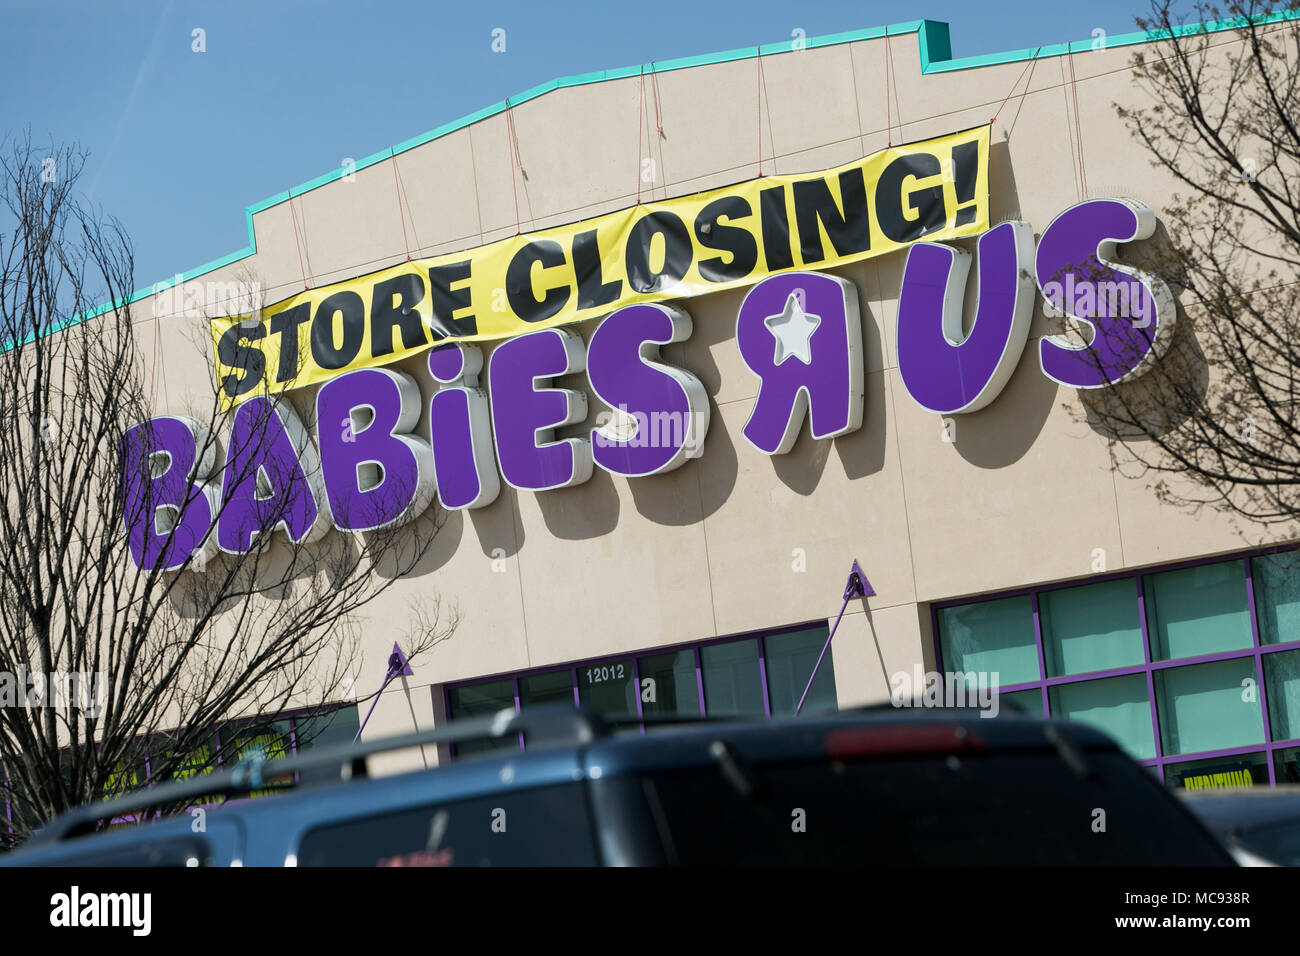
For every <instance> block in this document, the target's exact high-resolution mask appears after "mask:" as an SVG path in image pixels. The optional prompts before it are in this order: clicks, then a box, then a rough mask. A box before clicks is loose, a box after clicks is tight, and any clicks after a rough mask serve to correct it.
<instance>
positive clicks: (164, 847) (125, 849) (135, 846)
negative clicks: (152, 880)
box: [64, 836, 212, 866]
mask: <svg viewBox="0 0 1300 956" xmlns="http://www.w3.org/2000/svg"><path fill="white" fill-rule="evenodd" d="M87 839H89V840H95V839H97V838H96V837H88V838H87ZM64 865H76V866H211V865H212V847H211V845H210V844H209V843H208V841H207V840H205V839H203V838H202V837H199V836H183V837H165V838H162V839H158V838H156V837H155V838H151V839H142V840H139V841H137V842H133V843H129V844H125V845H122V846H116V847H112V848H110V849H107V850H94V851H91V852H88V853H82V854H78V855H77V856H76V857H75V858H69V859H68V860H67V861H66V862H65V864H64Z"/></svg>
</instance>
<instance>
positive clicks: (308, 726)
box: [294, 707, 361, 784]
mask: <svg viewBox="0 0 1300 956" xmlns="http://www.w3.org/2000/svg"><path fill="white" fill-rule="evenodd" d="M360 729H361V719H360V715H359V714H358V713H357V709H356V708H355V707H340V708H338V709H337V710H331V711H328V712H326V713H324V714H318V715H316V716H315V717H311V718H308V719H305V720H296V721H294V747H295V750H296V752H298V753H302V752H303V751H308V750H311V749H313V748H317V747H338V746H341V745H344V744H350V743H352V741H354V740H356V737H357V731H358V730H360ZM338 779H339V768H338V767H318V768H316V769H311V770H303V771H300V772H299V774H298V782H299V783H300V784H308V783H329V782H331V781H334V780H338Z"/></svg>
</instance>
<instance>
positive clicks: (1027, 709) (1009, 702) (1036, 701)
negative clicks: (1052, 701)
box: [998, 688, 1043, 717]
mask: <svg viewBox="0 0 1300 956" xmlns="http://www.w3.org/2000/svg"><path fill="white" fill-rule="evenodd" d="M998 709H999V710H1007V711H1011V710H1015V711H1020V712H1022V713H1026V714H1033V715H1034V716H1035V717H1042V716H1043V692H1042V691H1040V690H1038V689H1037V688H1034V689H1033V690H1016V691H1012V692H1011V693H1009V694H998Z"/></svg>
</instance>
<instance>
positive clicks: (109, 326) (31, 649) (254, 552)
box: [0, 136, 457, 843]
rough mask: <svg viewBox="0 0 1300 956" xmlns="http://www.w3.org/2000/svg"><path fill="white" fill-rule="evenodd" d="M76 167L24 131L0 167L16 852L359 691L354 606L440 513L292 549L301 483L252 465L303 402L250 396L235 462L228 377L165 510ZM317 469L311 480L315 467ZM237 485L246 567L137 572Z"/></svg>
mask: <svg viewBox="0 0 1300 956" xmlns="http://www.w3.org/2000/svg"><path fill="white" fill-rule="evenodd" d="M83 162H84V155H83V154H82V153H80V152H78V151H77V150H75V149H68V148H53V147H52V148H50V149H49V150H45V151H42V150H39V149H37V148H36V147H35V146H34V145H33V143H32V141H31V139H30V136H28V137H27V138H25V139H23V140H20V141H15V142H13V143H11V144H10V145H9V148H8V150H7V152H6V154H5V155H4V156H3V157H2V158H0V177H3V185H2V187H0V191H2V193H3V199H4V209H3V210H2V211H0V217H2V220H0V348H3V351H2V352H0V413H2V414H3V419H2V420H3V422H4V424H5V427H4V428H0V487H3V488H4V491H5V503H4V504H5V506H4V508H2V509H0V769H2V770H3V773H4V782H5V788H6V794H5V795H6V803H7V806H8V812H9V817H10V820H11V825H12V832H11V833H9V834H4V833H3V832H0V840H7V841H8V842H10V843H12V842H16V841H20V840H22V839H23V838H24V837H25V836H26V835H28V834H29V833H30V832H32V831H33V830H34V829H36V828H38V827H39V826H40V825H41V824H42V823H43V822H44V821H46V820H48V819H50V818H51V817H52V816H53V815H55V814H57V813H59V812H61V811H64V810H67V809H69V808H71V807H74V806H77V805H80V804H83V803H86V802H88V801H93V800H96V799H101V798H103V797H104V796H105V795H107V794H109V793H112V792H113V791H115V790H118V789H121V788H122V787H123V786H125V785H149V784H152V783H156V782H160V781H164V780H167V779H169V778H172V777H174V776H187V775H190V774H192V773H195V772H202V771H203V770H205V769H207V768H208V767H211V766H213V765H215V763H216V762H217V761H218V760H219V759H221V760H226V761H228V760H230V759H233V758H234V757H236V756H238V753H239V751H240V750H241V749H242V748H243V747H245V746H248V745H249V744H250V742H255V740H254V739H255V738H256V737H257V736H258V733H257V731H256V729H252V728H255V727H256V726H257V725H251V727H245V728H243V729H242V730H239V731H237V732H231V730H232V728H234V727H235V726H236V725H237V722H239V721H241V720H243V719H245V718H252V717H261V716H264V715H273V714H276V713H278V712H281V711H283V710H284V709H286V708H287V707H290V706H293V707H303V706H306V707H308V709H309V710H310V709H311V708H316V709H321V705H322V702H328V701H338V700H340V699H344V698H346V697H347V696H352V695H348V694H346V693H345V692H346V691H347V690H349V689H350V688H349V685H350V683H351V681H350V680H349V676H348V671H349V670H350V669H351V668H353V667H354V666H355V664H354V659H355V648H356V643H357V640H358V636H359V626H360V625H359V613H358V612H360V611H362V609H363V608H365V606H366V605H367V604H368V603H370V602H371V601H373V600H374V599H375V598H376V597H378V596H379V595H380V594H382V593H383V592H384V591H386V590H387V589H388V588H389V587H390V586H391V585H392V584H393V582H395V581H396V580H397V579H398V578H400V577H401V576H402V575H404V574H406V573H408V572H410V571H411V570H412V569H414V568H415V567H416V566H417V564H419V562H420V561H421V560H422V559H423V558H424V557H425V556H426V554H427V553H428V551H429V548H430V546H431V543H432V540H433V537H434V535H435V534H436V533H437V530H438V529H439V527H441V524H442V519H443V517H444V515H443V514H442V513H441V511H440V510H439V509H437V508H436V507H435V508H433V509H430V510H429V511H427V512H425V513H424V514H423V515H421V516H420V517H419V518H417V519H416V520H415V521H413V522H411V523H409V524H406V525H405V526H403V527H401V528H390V529H384V530H379V531H373V532H368V533H365V534H343V533H337V532H336V533H333V534H327V535H325V536H324V537H323V538H320V539H319V540H314V538H315V536H311V537H310V538H308V539H307V540H304V541H303V543H301V544H299V545H294V544H292V543H291V542H290V541H289V538H288V536H287V534H286V533H285V532H284V530H277V526H279V525H280V523H281V521H282V520H285V519H286V518H287V516H289V515H290V514H292V513H293V510H294V508H295V507H301V506H302V505H303V501H302V493H301V485H299V486H297V488H296V489H295V488H292V487H290V486H288V485H287V484H285V483H283V482H282V481H280V480H279V479H281V478H283V477H284V476H276V475H268V474H267V473H266V470H265V469H261V470H258V469H257V466H256V465H250V464H249V461H250V459H249V456H247V455H242V456H241V455H240V454H238V452H239V451H241V449H242V450H247V449H248V448H251V447H254V446H256V445H257V444H258V443H259V442H261V441H262V439H263V438H264V437H265V436H267V435H268V434H270V433H269V432H268V431H267V429H268V428H269V427H270V426H271V425H272V424H273V421H272V417H273V416H275V422H274V423H277V424H278V422H279V421H281V420H283V418H284V417H285V416H286V415H288V414H289V413H291V412H292V411H293V406H292V404H291V402H290V399H288V398H287V397H270V398H267V399H265V400H262V401H259V402H258V403H256V406H255V407H256V408H257V409H259V411H258V413H257V414H249V415H248V418H247V420H246V424H248V426H249V427H247V428H246V430H245V433H244V437H243V438H242V439H241V440H240V443H238V444H237V445H236V446H235V447H229V448H226V449H225V454H224V455H222V454H221V452H222V449H221V447H220V441H219V438H218V436H223V435H226V434H228V433H229V431H230V427H229V426H230V423H231V421H232V418H233V415H234V410H233V409H229V408H226V407H225V403H224V401H223V400H222V399H221V397H220V396H219V394H218V390H217V388H216V386H215V384H214V385H213V387H212V394H211V401H210V402H208V403H205V407H202V408H198V409H190V410H189V415H188V417H189V418H191V419H192V420H193V424H194V426H195V431H196V433H197V434H198V436H199V441H198V447H197V448H196V461H199V462H207V463H209V465H210V467H211V473H210V474H208V475H207V483H208V489H207V491H205V490H204V488H202V487H201V486H200V485H198V484H195V485H193V486H188V485H187V487H190V490H189V493H188V496H187V498H186V500H185V502H184V504H183V505H181V506H180V507H179V508H176V509H170V510H169V509H160V510H158V511H157V512H156V515H155V508H154V504H155V503H154V502H152V501H150V500H149V496H148V495H147V494H145V495H141V494H139V493H138V491H139V488H142V487H147V482H145V481H144V478H145V477H146V473H150V474H157V473H158V472H157V469H158V468H160V467H166V464H167V463H166V462H160V461H159V458H158V455H157V454H156V453H155V452H156V447H155V445H154V441H153V439H154V437H155V433H154V430H153V429H152V428H151V427H149V426H145V427H139V426H140V423H144V422H146V421H147V420H148V419H149V417H150V415H151V410H150V405H151V401H150V396H149V394H148V389H147V388H146V385H145V382H146V376H145V372H144V362H145V360H146V358H147V357H146V356H145V355H143V354H142V350H141V346H140V342H139V341H138V340H137V338H136V325H135V321H134V316H133V314H132V309H131V305H130V302H129V298H130V295H131V291H132V287H133V286H132V280H133V274H132V273H133V266H132V256H131V248H130V243H129V241H128V239H127V237H126V235H125V233H124V231H123V229H122V227H121V225H120V224H119V223H118V222H117V221H115V220H112V219H105V218H103V217H102V216H99V215H98V214H96V213H94V212H93V211H92V210H90V209H89V208H88V207H87V206H86V204H85V203H84V202H83V201H81V200H80V199H79V197H78V196H77V194H76V193H75V192H74V188H75V184H76V182H77V178H78V174H79V173H80V171H81V168H82V164H83ZM253 287H254V288H255V285H254V286H253ZM103 303H107V304H108V305H107V306H106V307H104V308H103V309H102V310H101V311H100V312H99V314H98V315H94V317H92V318H89V319H86V320H85V321H81V322H79V323H73V324H69V320H70V319H71V318H72V317H74V316H82V315H85V314H87V313H93V312H94V310H95V308H96V307H98V306H100V305H101V304H103ZM232 314H238V313H232ZM160 321H166V318H160ZM173 321H176V320H175V318H174V317H173ZM210 348H211V346H210V344H208V348H207V349H206V350H205V354H206V353H207V351H210ZM209 361H211V360H210V358H209ZM210 381H211V379H210ZM253 407H254V406H253V405H250V408H253ZM281 413H284V414H283V415H282V414H281ZM245 443H246V444H245ZM303 458H304V466H303V467H304V468H306V469H308V471H309V472H310V471H311V469H312V468H313V467H316V468H318V467H319V464H318V462H317V463H315V464H314V465H312V464H308V461H309V459H311V456H310V455H304V456H303ZM236 462H242V464H236ZM151 469H153V470H152V471H151ZM236 472H243V473H236ZM199 477H202V475H199ZM312 477H314V475H313V476H312ZM243 480H252V481H256V482H257V489H258V497H259V498H261V499H262V500H260V501H259V505H258V510H257V512H256V516H255V519H254V521H253V526H251V527H246V528H245V530H246V531H247V532H248V533H249V534H250V535H251V538H250V540H251V541H252V544H253V546H252V547H251V549H250V550H249V551H248V553H247V554H228V553H224V552H223V553H219V554H215V555H212V551H213V548H212V543H211V539H208V540H206V541H203V542H194V541H186V542H184V543H183V544H182V545H180V547H181V549H182V550H181V552H180V553H181V554H182V555H183V564H182V566H181V568H180V569H179V570H178V571H174V572H169V571H164V570H161V569H160V568H159V567H157V566H152V567H151V566H148V562H146V566H145V567H143V568H141V567H138V566H137V563H136V561H135V560H134V559H133V557H132V554H131V550H130V548H129V546H128V540H127V535H126V532H125V530H124V528H125V527H126V526H127V525H131V524H134V523H135V522H136V521H138V520H141V519H143V520H147V521H153V520H155V518H156V519H157V520H158V521H159V522H162V524H160V525H158V527H160V528H161V529H163V530H165V529H166V527H167V525H166V522H167V521H168V520H169V519H170V520H171V522H172V525H171V527H172V528H173V530H175V529H176V528H179V527H180V526H182V525H183V524H184V523H185V522H184V519H185V516H186V515H187V514H189V513H191V512H190V509H191V508H198V507H200V504H201V503H200V498H201V497H202V496H204V495H205V494H207V493H208V492H211V491H213V490H215V489H220V488H222V487H223V485H224V486H226V487H230V486H231V485H232V484H237V483H238V482H240V481H243ZM133 481H134V482H136V484H135V485H133ZM208 502H215V504H208ZM202 504H205V505H207V506H209V507H212V509H213V517H214V520H215V518H218V517H220V516H221V515H222V514H224V513H225V509H226V508H227V507H229V503H228V502H227V501H226V500H225V499H224V498H223V496H221V495H220V494H217V495H215V496H213V497H211V498H205V499H204V502H202ZM319 506H320V508H322V509H324V508H325V503H324V501H319ZM439 612H440V607H439V605H438V602H437V601H436V599H435V600H430V601H427V602H424V603H423V604H421V605H419V606H417V607H416V608H415V613H414V614H413V615H412V617H411V620H412V621H414V622H415V624H414V625H413V627H412V629H411V631H410V632H408V633H406V634H400V635H396V636H398V637H401V638H402V641H401V642H402V644H403V648H404V650H405V651H406V652H407V654H408V656H409V657H415V656H418V655H420V654H421V653H423V652H424V651H426V650H427V649H428V648H429V647H431V646H432V645H433V644H434V643H436V642H438V641H440V640H443V639H445V638H447V637H449V636H450V634H451V632H452V631H453V630H454V628H455V626H456V623H457V615H456V612H455V611H454V610H452V611H451V612H449V613H445V614H440V613H439ZM56 673H60V674H86V675H93V683H92V684H91V685H90V687H89V688H87V687H85V686H83V687H81V688H80V690H81V691H82V694H81V695H76V694H73V695H72V696H71V698H70V699H50V698H48V696H47V699H46V700H45V701H44V702H40V701H37V703H38V704H39V705H38V706H34V707H29V706H25V704H26V703H28V702H29V701H28V700H27V691H28V688H27V687H26V686H17V687H15V686H14V685H15V683H16V681H15V678H16V677H17V676H18V675H22V674H27V675H36V674H43V675H51V674H56ZM5 675H9V678H8V679H9V681H10V686H9V688H6V686H5V683H4V682H5ZM7 690H8V692H9V696H8V697H6V691H7ZM15 691H16V699H14V692H15ZM309 716H310V715H309ZM305 726H308V727H310V726H320V722H319V721H315V722H312V721H309V722H308V723H307V724H306V725H305ZM221 727H225V728H226V732H225V733H223V734H221V741H220V746H219V747H218V746H214V742H213V729H214V728H221ZM299 742H300V743H302V741H301V740H300V741H299ZM261 743H265V741H264V740H263V741H261ZM3 829H4V828H3V825H2V824H0V831H3Z"/></svg>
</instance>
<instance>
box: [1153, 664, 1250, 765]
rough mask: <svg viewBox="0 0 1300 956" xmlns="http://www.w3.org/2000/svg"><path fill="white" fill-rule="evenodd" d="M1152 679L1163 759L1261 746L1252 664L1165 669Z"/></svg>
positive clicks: (1201, 665)
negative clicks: (1166, 756)
mask: <svg viewBox="0 0 1300 956" xmlns="http://www.w3.org/2000/svg"><path fill="white" fill-rule="evenodd" d="M1153 676H1154V680H1155V688H1156V709H1157V713H1158V715H1159V718H1160V741H1161V746H1163V747H1164V752H1165V753H1166V754H1186V753H1197V752H1200V751H1204V750H1226V749H1227V748H1229V747H1246V746H1249V745H1251V744H1258V743H1263V741H1264V718H1263V714H1262V712H1261V710H1260V705H1259V694H1258V688H1256V687H1255V686H1254V684H1255V661H1254V658H1245V659H1242V660H1232V661H1212V662H1210V663H1208V664H1193V665H1191V666H1188V667H1170V668H1165V669H1161V670H1158V671H1156V672H1155V674H1154V675H1153Z"/></svg>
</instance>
